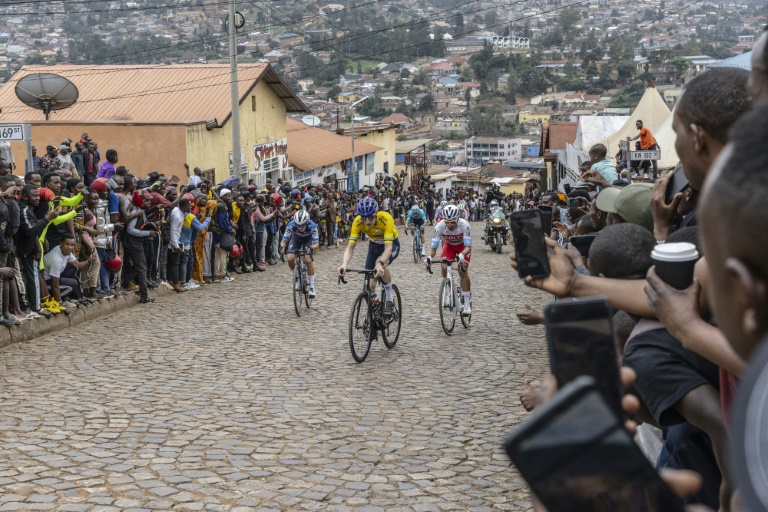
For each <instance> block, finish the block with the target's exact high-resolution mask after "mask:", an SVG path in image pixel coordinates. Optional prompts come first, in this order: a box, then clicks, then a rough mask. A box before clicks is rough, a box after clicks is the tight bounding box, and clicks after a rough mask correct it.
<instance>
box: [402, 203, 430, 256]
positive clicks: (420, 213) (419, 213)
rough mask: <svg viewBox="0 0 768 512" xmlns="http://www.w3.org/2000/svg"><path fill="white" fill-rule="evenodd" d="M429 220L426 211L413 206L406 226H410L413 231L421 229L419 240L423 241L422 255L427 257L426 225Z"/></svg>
mask: <svg viewBox="0 0 768 512" xmlns="http://www.w3.org/2000/svg"><path fill="white" fill-rule="evenodd" d="M426 220H427V215H426V214H425V213H424V210H422V209H421V208H419V205H416V204H415V205H413V206H411V209H410V210H408V217H406V219H405V224H406V225H407V226H409V227H410V228H411V229H416V228H418V229H419V238H420V239H421V255H422V256H426V253H425V252H424V251H425V250H426V249H425V248H424V223H425V222H426Z"/></svg>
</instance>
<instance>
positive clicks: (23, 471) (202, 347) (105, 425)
mask: <svg viewBox="0 0 768 512" xmlns="http://www.w3.org/2000/svg"><path fill="white" fill-rule="evenodd" d="M474 228H475V236H476V238H478V240H477V241H476V244H479V243H480V242H481V241H480V240H479V233H480V226H479V225H475V226H474ZM401 239H403V249H404V250H403V254H402V255H401V257H400V258H399V260H398V261H397V262H396V265H395V266H394V267H393V270H394V275H395V279H396V283H397V284H398V286H399V287H400V290H401V293H402V297H403V304H404V308H405V317H404V320H403V329H402V335H401V338H400V341H399V343H398V345H397V347H396V348H394V349H393V350H387V349H386V348H385V347H384V346H383V344H382V343H381V342H380V341H379V342H377V343H376V344H374V347H373V349H372V351H371V354H370V355H369V356H368V359H367V361H366V362H365V363H363V364H356V363H354V362H353V360H352V357H351V355H350V353H349V347H348V343H347V321H348V315H349V309H350V306H351V303H352V301H353V299H354V297H355V295H356V294H357V293H358V291H359V287H360V286H361V285H362V283H361V282H360V281H361V278H360V281H359V280H358V279H354V280H353V281H351V282H350V284H348V285H346V286H338V285H337V284H336V279H335V278H334V277H333V275H332V273H333V272H334V269H335V268H336V267H337V266H338V263H339V262H340V260H341V250H330V251H322V252H321V253H320V254H319V255H318V256H317V257H316V265H317V267H318V278H317V287H318V298H317V299H316V301H315V304H314V305H313V308H314V309H313V311H311V312H309V313H308V314H305V315H304V316H302V318H300V319H297V318H296V316H295V314H294V312H293V306H292V300H291V296H290V291H289V286H290V285H289V274H288V271H287V266H273V267H269V271H268V272H266V273H261V274H250V275H244V276H238V277H237V280H236V281H235V282H233V283H222V284H216V285H212V286H206V287H204V288H202V289H201V290H196V291H194V292H190V293H186V294H183V295H181V296H172V297H163V298H160V299H159V300H158V302H157V303H155V305H154V307H153V308H148V307H143V306H137V307H135V308H133V309H131V310H128V311H124V312H121V313H117V314H115V315H113V316H111V317H109V318H108V321H106V322H97V323H95V322H89V323H86V324H83V325H81V326H79V327H76V328H71V329H68V330H65V331H63V332H61V333H59V334H57V335H54V336H49V337H46V338H42V339H38V340H35V341H33V342H31V343H24V344H18V345H12V346H10V347H8V348H6V349H4V350H2V351H0V371H1V372H2V374H1V379H0V386H1V387H0V443H1V445H0V488H1V489H2V491H1V492H0V511H2V510H72V511H79V510H93V511H97V510H98V511H111V510H126V509H133V510H138V509H146V510H162V509H178V510H386V511H395V510H527V509H529V508H530V503H529V496H528V493H527V490H526V487H525V484H524V483H523V482H522V480H521V478H520V477H519V475H518V474H517V473H516V472H515V471H514V469H513V468H511V467H510V466H509V463H508V460H507V458H506V456H505V455H504V453H503V451H502V449H501V441H502V439H503V437H504V435H505V434H506V433H507V432H508V431H509V429H510V427H512V426H513V425H515V424H516V423H518V422H519V421H520V419H521V418H523V417H524V416H525V412H524V410H523V409H522V407H521V406H520V405H519V395H520V393H521V392H522V389H523V382H524V380H525V379H526V378H529V379H531V380H536V379H538V378H539V377H541V375H542V373H543V372H544V371H545V367H546V348H545V344H544V342H543V330H542V329H540V328H530V327H524V326H522V325H521V324H520V323H519V322H518V321H517V319H515V318H514V315H513V314H512V313H513V311H514V309H515V305H518V306H519V305H521V304H522V303H524V302H526V301H528V302H530V303H531V304H534V305H542V304H543V301H544V300H545V297H543V296H542V295H540V294H537V293H534V292H532V291H530V290H528V289H526V288H525V287H524V286H523V285H522V283H520V282H519V280H518V279H517V277H516V276H515V275H513V273H512V270H511V269H510V268H509V264H508V258H507V257H508V254H509V251H510V249H509V247H505V254H503V255H496V254H492V253H491V252H490V250H489V249H488V248H486V247H484V246H480V247H478V249H477V250H476V251H475V254H473V260H472V272H473V288H474V294H473V297H474V301H473V310H474V311H473V313H474V314H473V317H472V327H471V328H470V329H469V330H468V331H465V330H464V329H462V328H461V326H460V325H459V326H457V330H456V331H455V332H454V335H453V336H451V337H448V336H446V335H445V334H444V333H443V332H442V330H441V328H440V323H439V317H438V312H437V308H436V303H437V295H438V286H439V283H440V278H439V275H438V273H437V272H436V273H435V275H433V276H430V275H428V274H427V273H426V272H425V271H424V267H423V265H416V264H415V263H413V259H412V257H411V254H410V247H411V246H410V240H409V239H408V237H406V236H403V235H402V230H401ZM365 251H366V247H365V245H364V244H361V246H360V247H358V251H357V254H356V255H355V261H354V263H356V264H357V265H362V259H363V257H364V254H365Z"/></svg>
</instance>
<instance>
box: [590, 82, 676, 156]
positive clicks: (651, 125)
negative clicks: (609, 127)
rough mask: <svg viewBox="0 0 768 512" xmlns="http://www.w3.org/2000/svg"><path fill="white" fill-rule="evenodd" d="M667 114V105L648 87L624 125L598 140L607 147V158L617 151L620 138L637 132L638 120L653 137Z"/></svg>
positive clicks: (654, 90) (634, 134)
mask: <svg viewBox="0 0 768 512" xmlns="http://www.w3.org/2000/svg"><path fill="white" fill-rule="evenodd" d="M669 116H670V111H669V107H668V106H667V104H666V102H665V101H664V100H663V99H662V97H661V95H660V94H659V91H657V90H656V88H655V87H648V88H646V89H645V93H644V94H643V97H642V98H640V102H639V103H638V104H637V107H635V110H634V111H633V112H632V115H631V116H629V119H627V121H626V122H625V123H624V126H622V127H621V128H620V129H619V130H617V131H616V132H615V133H613V134H611V135H609V136H608V137H606V138H604V139H602V140H600V141H598V142H599V143H600V144H604V145H605V147H607V148H608V158H612V157H613V156H614V155H615V154H616V153H618V151H619V141H620V140H624V139H626V138H627V137H629V138H632V137H635V136H636V135H637V134H638V133H639V132H638V130H637V127H636V126H635V123H636V122H637V121H638V120H642V121H643V125H644V126H645V127H646V128H648V129H649V130H651V133H653V134H654V137H655V134H656V132H657V131H658V130H659V128H660V127H661V125H662V124H663V123H664V121H666V120H667V118H668V117H669ZM662 148H664V146H662Z"/></svg>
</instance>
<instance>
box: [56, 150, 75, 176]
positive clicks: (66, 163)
mask: <svg viewBox="0 0 768 512" xmlns="http://www.w3.org/2000/svg"><path fill="white" fill-rule="evenodd" d="M59 161H60V162H61V168H62V169H66V170H68V171H69V172H71V173H72V175H73V176H75V175H77V169H76V168H75V162H74V161H73V160H72V156H71V155H70V154H69V146H67V145H64V144H62V145H61V146H59Z"/></svg>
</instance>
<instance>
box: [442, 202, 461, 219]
mask: <svg viewBox="0 0 768 512" xmlns="http://www.w3.org/2000/svg"><path fill="white" fill-rule="evenodd" d="M443 219H445V220H447V221H448V222H456V221H458V220H459V208H458V206H455V205H452V204H449V205H448V206H446V207H445V208H444V209H443Z"/></svg>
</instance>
